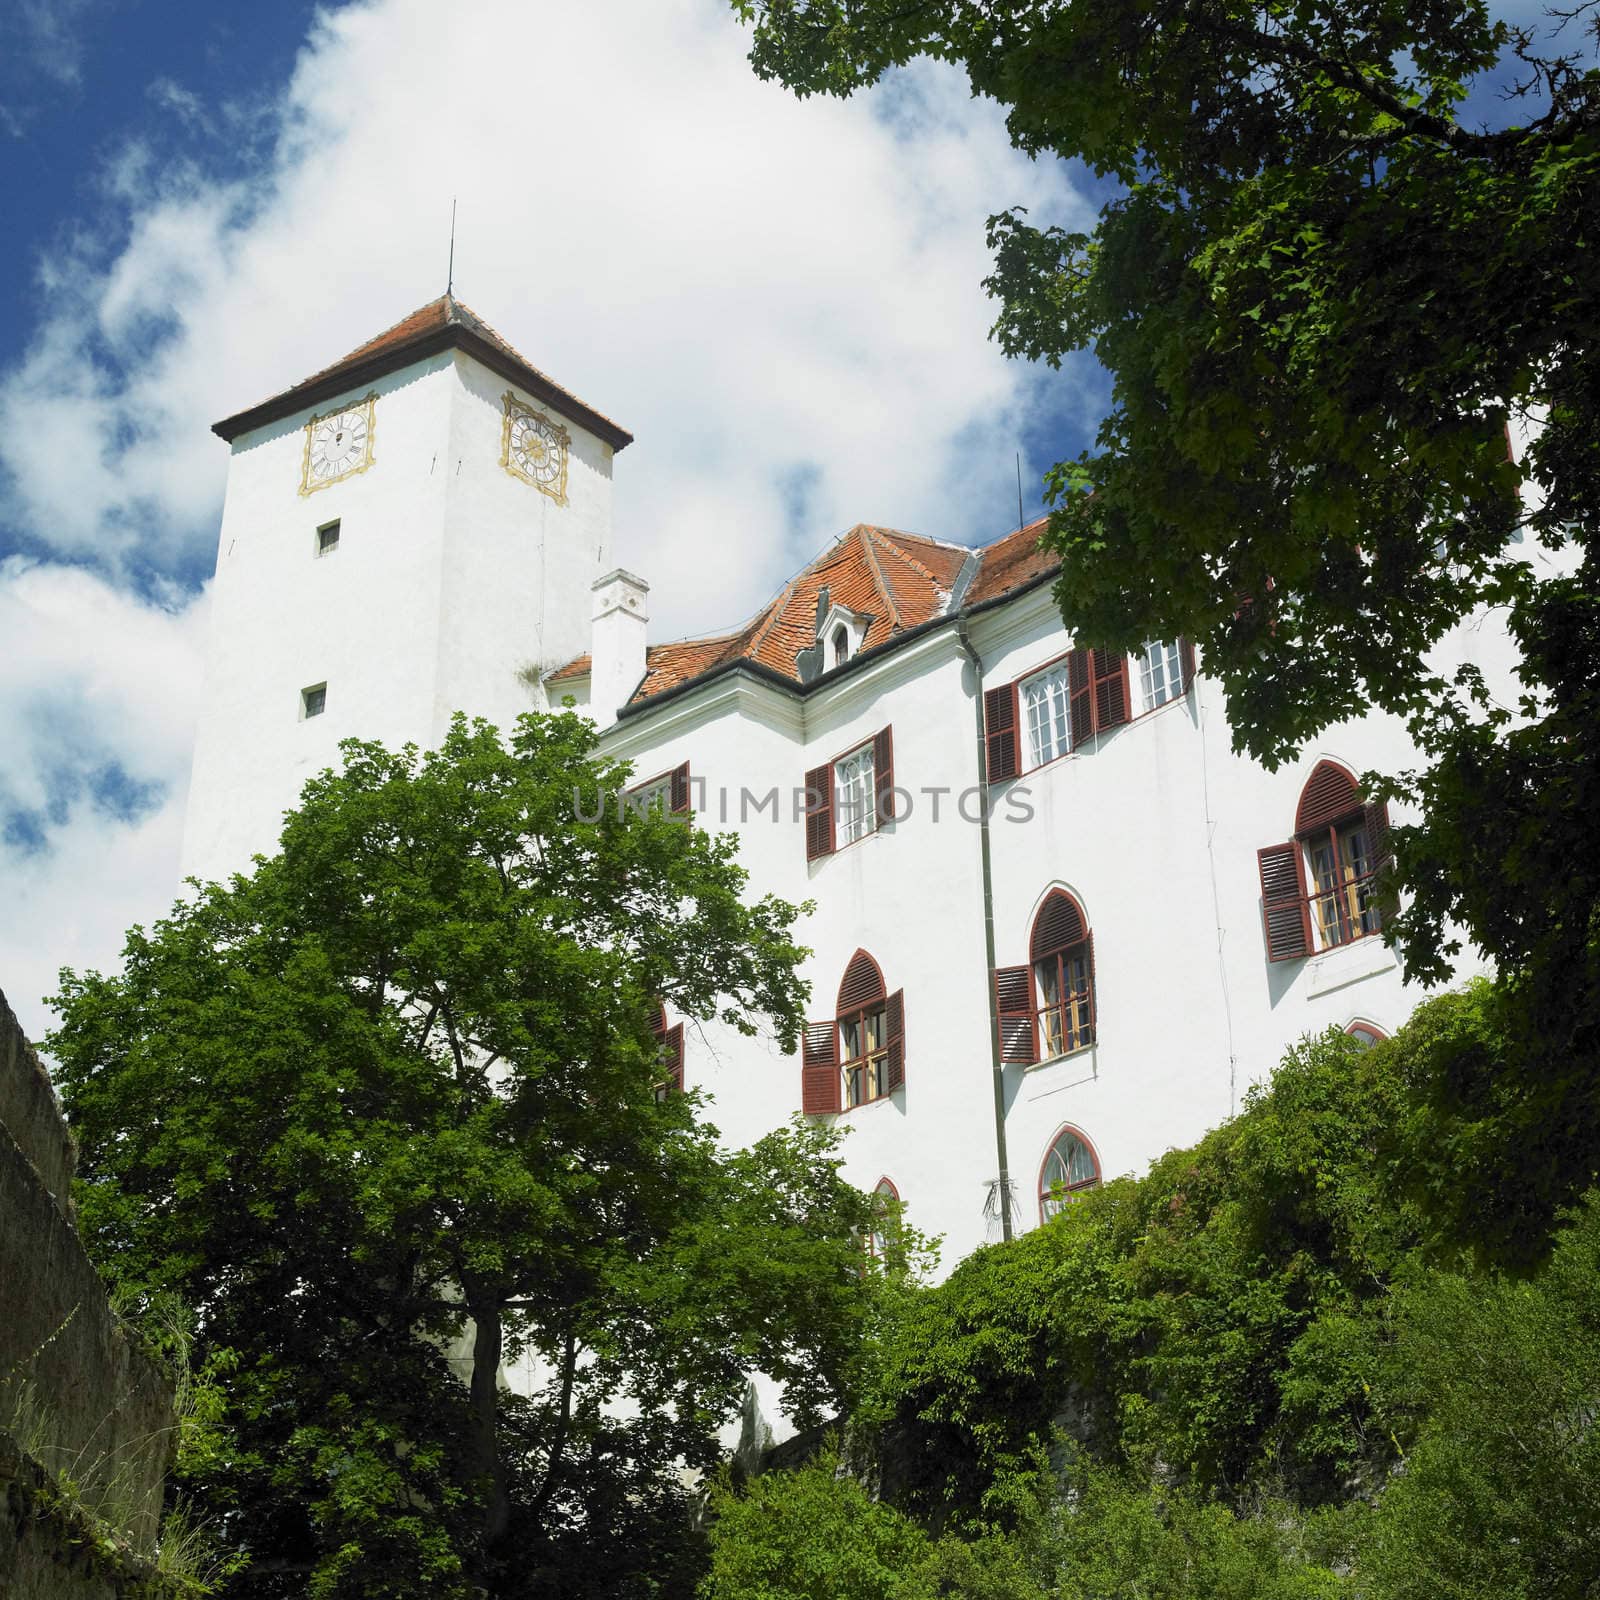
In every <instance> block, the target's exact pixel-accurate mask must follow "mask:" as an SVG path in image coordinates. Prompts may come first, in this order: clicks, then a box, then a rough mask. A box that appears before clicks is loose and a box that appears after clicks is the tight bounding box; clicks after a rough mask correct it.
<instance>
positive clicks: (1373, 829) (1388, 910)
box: [1361, 800, 1400, 922]
mask: <svg viewBox="0 0 1600 1600" xmlns="http://www.w3.org/2000/svg"><path fill="white" fill-rule="evenodd" d="M1361 813H1362V817H1361V820H1362V823H1363V824H1364V826H1365V827H1366V830H1367V853H1368V855H1369V856H1370V857H1371V858H1372V870H1373V871H1374V872H1376V873H1377V874H1378V882H1377V883H1376V884H1375V885H1374V888H1373V893H1374V895H1375V897H1376V899H1377V902H1378V917H1379V919H1380V921H1381V922H1389V921H1391V920H1392V919H1393V918H1394V916H1395V914H1396V913H1397V912H1398V911H1399V909H1400V897H1399V896H1398V895H1397V894H1396V893H1395V892H1394V890H1393V888H1392V887H1390V886H1389V885H1387V884H1385V883H1384V881H1383V874H1384V873H1385V872H1386V871H1388V870H1389V869H1390V868H1392V867H1393V866H1394V838H1393V836H1392V835H1391V834H1390V832H1389V807H1388V805H1387V803H1386V802H1385V801H1382V800H1369V801H1368V802H1367V803H1366V805H1364V806H1363V807H1362V808H1361Z"/></svg>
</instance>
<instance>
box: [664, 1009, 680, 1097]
mask: <svg viewBox="0 0 1600 1600" xmlns="http://www.w3.org/2000/svg"><path fill="white" fill-rule="evenodd" d="M661 1059H662V1065H663V1067H664V1068H665V1074H664V1075H665V1077H666V1080H667V1082H668V1083H669V1084H670V1085H671V1086H672V1088H673V1089H675V1090H680V1091H681V1090H682V1088H683V1024H682V1023H681V1022H675V1023H673V1025H672V1026H671V1027H670V1028H668V1029H667V1031H666V1032H665V1033H663V1034H662V1035H661Z"/></svg>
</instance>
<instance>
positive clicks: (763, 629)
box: [750, 557, 820, 654]
mask: <svg viewBox="0 0 1600 1600" xmlns="http://www.w3.org/2000/svg"><path fill="white" fill-rule="evenodd" d="M819 559H820V557H819ZM814 564H815V563H812V562H807V563H806V565H805V566H803V567H802V568H801V569H800V570H799V571H798V572H797V573H795V575H794V576H793V577H792V578H791V579H790V580H789V581H788V582H787V583H786V584H784V586H783V589H782V591H781V592H780V593H779V595H778V597H777V598H776V599H775V600H774V601H773V602H772V603H771V604H770V605H769V606H768V607H767V610H766V615H765V616H763V615H762V614H761V612H759V611H758V612H757V613H756V614H755V616H754V617H753V618H752V619H751V621H752V623H754V625H755V631H754V632H753V633H752V634H751V635H750V650H751V652H752V654H753V653H754V652H755V651H756V650H758V649H759V648H760V647H761V643H762V641H763V640H764V639H765V638H766V636H767V634H768V632H770V631H771V629H772V627H773V625H774V624H775V623H776V622H777V620H778V618H779V617H780V616H782V614H783V603H784V601H785V600H787V599H788V598H789V596H790V595H791V594H793V593H794V586H795V585H796V584H797V583H799V581H800V580H801V579H802V578H803V577H804V576H805V575H806V574H807V573H808V572H809V571H810V570H811V568H812V566H813V565H814Z"/></svg>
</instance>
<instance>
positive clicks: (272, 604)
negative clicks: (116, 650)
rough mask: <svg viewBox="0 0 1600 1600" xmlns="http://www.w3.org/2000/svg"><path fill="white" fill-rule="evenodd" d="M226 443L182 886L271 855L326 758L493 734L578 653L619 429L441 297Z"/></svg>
mask: <svg viewBox="0 0 1600 1600" xmlns="http://www.w3.org/2000/svg"><path fill="white" fill-rule="evenodd" d="M214 431H215V432H216V433H217V434H218V435H220V436H221V437H222V438H223V439H226V440H227V441H228V443H229V445H230V446H231V447H232V457H231V459H230V461H229V464H228V483H227V494H226V499H225V501H224V504H223V512H222V530H221V537H220V539H219V541H218V545H217V568H216V578H215V580H214V582H213V584H212V589H211V607H212V614H211V642H210V650H209V657H208V660H207V666H206V681H205V684H204V688H203V692H202V696H201V710H200V720H199V727H198V730H197V735H196V742H195V759H194V773H193V777H192V778H191V780H190V790H189V810H188V817H187V821H186V824H185V829H184V842H183V867H182V870H183V874H184V876H186V877H188V876H194V877H199V878H202V879H215V878H223V877H226V876H227V875H228V874H229V873H232V872H235V871H242V870H245V869H247V868H248V867H249V865H250V858H251V856H252V855H254V854H257V853H260V854H271V853H272V851H273V850H274V849H275V847H276V844H277V838H278V830H279V827H280V825H281V820H282V816H283V813H284V811H285V810H287V809H288V808H290V807H291V806H293V805H294V804H295V802H296V801H297V800H298V798H299V794H300V790H301V788H302V787H303V785H304V784H305V782H306V780H307V779H308V778H310V777H311V776H313V775H314V774H315V773H317V772H319V771H321V770H322V769H323V768H324V767H328V766H334V765H337V763H338V759H339V753H338V743H339V741H340V740H341V739H346V738H352V737H355V738H363V739H377V740H381V741H382V742H383V743H384V744H387V745H389V746H391V747H397V746H399V745H402V744H405V743H408V742H409V743H413V744H416V745H418V746H420V747H421V748H423V749H428V748H432V747H433V746H435V745H437V744H438V742H439V740H440V738H441V737H442V735H443V733H444V731H445V728H446V727H447V725H448V723H449V720H450V717H451V715H452V714H453V713H454V712H456V711H465V712H467V713H468V714H470V715H473V716H482V717H487V718H488V719H489V720H490V721H492V722H494V723H496V724H498V725H499V726H500V727H502V728H504V727H508V726H509V725H510V724H511V722H512V721H513V720H514V719H515V718H516V717H517V716H518V715H520V714H521V713H522V712H524V711H527V710H534V709H540V708H542V707H543V705H544V692H543V689H542V686H541V682H540V679H541V675H542V674H543V673H544V672H545V671H547V670H548V669H550V668H551V667H554V666H558V665H560V664H561V663H563V662H567V661H570V660H571V659H572V658H573V657H574V656H577V655H579V654H581V653H582V652H583V651H585V650H587V649H588V647H589V630H590V612H591V607H592V602H593V596H592V594H591V589H592V586H593V584H594V582H595V580H596V579H597V578H598V577H600V576H601V575H602V574H603V573H605V572H607V571H609V570H610V568H611V565H612V562H611V464H612V459H613V457H614V456H615V454H616V452H617V451H619V450H621V449H623V448H624V447H625V446H627V445H628V444H629V443H630V442H631V440H632V435H631V434H629V433H628V432H627V431H626V430H625V429H623V428H620V427H618V426H617V424H616V423H614V422H612V421H610V420H609V419H608V418H607V417H604V416H602V415H601V414H600V413H599V412H598V411H595V410H593V409H592V408H591V407H589V406H587V405H585V404H584V403H583V402H582V401H581V400H579V399H578V398H577V396H576V395H573V394H569V393H568V392H567V391H566V390H565V389H563V388H561V387H560V386H559V385H558V384H556V383H554V382H552V381H551V380H550V379H549V378H548V377H546V376H545V375H544V374H543V373H541V372H540V371H538V370H537V369H536V368H534V367H532V366H530V365H529V364H528V362H527V361H525V360H524V359H523V358H522V357H521V356H520V355H519V354H518V353H517V352H516V351H515V350H513V349H512V348H511V346H510V345H509V344H507V343H506V342H505V340H503V339H502V338H501V337H500V336H499V335H498V334H497V333H495V331H494V330H493V329H492V328H490V327H489V326H488V324H487V323H485V322H483V321H482V320H481V319H480V318H479V317H477V316H476V315H474V313H473V312H471V311H470V310H469V309H468V308H467V307H466V306H464V305H462V303H461V302H460V301H459V300H457V299H455V298H454V297H453V296H451V295H445V296H444V297H443V298H441V299H439V300H435V301H433V302H432V303H431V304H430V305H426V306H424V307H423V308H422V309H421V310H420V311H417V312H415V313H414V314H413V315H411V316H409V317H407V318H406V319H405V320H404V321H403V322H400V323H397V324H396V325H395V326H394V327H393V328H390V329H389V330H388V331H387V332H386V333H381V334H379V335H378V336H377V338H375V339H372V340H369V341H368V342H367V343H366V344H364V345H362V346H360V348H358V349H356V350H353V351H352V352H351V353H350V354H349V355H347V356H346V357H345V358H344V359H343V360H342V361H339V362H336V363H335V364H334V365H333V366H331V367H329V368H327V369H326V370H324V371H322V372H319V373H317V374H316V375H315V376H313V377H311V378H308V379H306V380H305V381H304V382H303V383H300V384H297V385H295V386H294V387H293V388H291V389H287V390H285V391H284V392H283V393H282V394H279V395H276V396H274V397H273V398H272V399H270V400H266V401H263V402H262V403H261V404H260V405H256V406H252V407H251V408H250V409H249V410H247V411H241V412H239V413H238V414H237V415H235V416H232V417H228V418H226V419H225V420H224V421H222V422H219V423H217V424H216V427H215V429H214Z"/></svg>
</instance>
